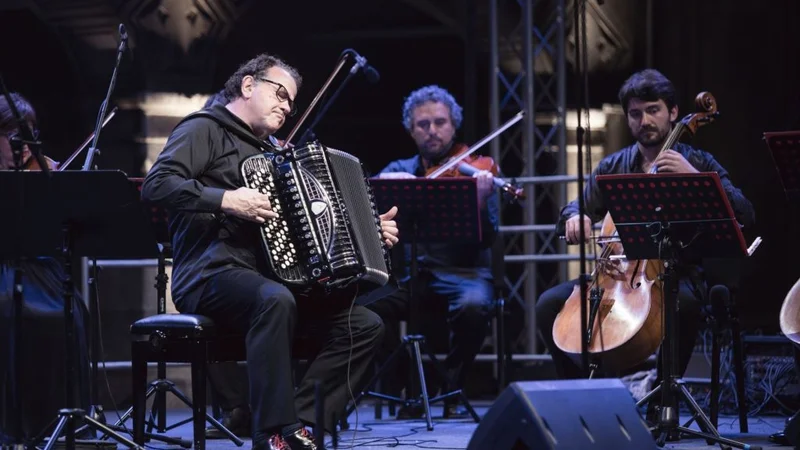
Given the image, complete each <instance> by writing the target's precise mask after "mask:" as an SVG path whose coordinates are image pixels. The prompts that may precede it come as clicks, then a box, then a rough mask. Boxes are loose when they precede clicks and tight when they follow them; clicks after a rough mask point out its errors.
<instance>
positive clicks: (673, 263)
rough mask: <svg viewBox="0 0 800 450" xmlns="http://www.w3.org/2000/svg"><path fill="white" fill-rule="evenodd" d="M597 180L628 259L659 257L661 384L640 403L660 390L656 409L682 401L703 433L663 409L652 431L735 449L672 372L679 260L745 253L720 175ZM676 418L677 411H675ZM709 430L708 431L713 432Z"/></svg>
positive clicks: (675, 371) (675, 362) (628, 176)
mask: <svg viewBox="0 0 800 450" xmlns="http://www.w3.org/2000/svg"><path fill="white" fill-rule="evenodd" d="M597 184H598V186H599V187H600V191H601V193H602V195H603V200H604V202H605V205H606V207H607V208H608V210H609V213H610V214H611V218H612V219H613V220H614V223H615V225H616V228H617V232H618V234H619V238H620V241H621V244H622V247H623V249H624V251H625V258H626V259H627V260H628V261H632V260H642V259H659V260H663V261H664V272H663V273H662V274H660V278H661V279H662V281H663V287H662V293H663V298H664V301H663V304H662V308H663V314H664V315H663V317H664V343H663V345H662V347H661V357H662V365H661V366H662V368H663V369H662V370H663V373H662V381H661V383H659V384H658V386H657V387H656V388H655V389H653V390H652V391H650V392H649V393H648V394H647V395H645V397H644V398H642V399H641V400H640V401H639V402H638V403H637V406H641V405H643V404H644V403H645V402H647V401H648V400H649V399H650V398H651V397H652V396H654V395H655V394H656V393H658V391H661V407H662V408H670V409H671V408H674V406H673V405H677V404H678V403H677V402H675V401H674V399H680V398H683V399H684V401H685V402H686V403H687V405H688V406H689V409H690V411H691V412H692V413H693V416H694V417H695V419H696V420H697V422H698V425H699V426H700V427H701V429H702V430H704V431H705V433H703V432H699V431H697V430H693V429H689V428H686V427H682V426H680V424H679V423H678V422H677V420H675V421H669V420H668V419H665V418H666V417H670V416H671V415H672V414H673V413H669V412H668V411H667V412H666V413H665V414H661V418H660V419H659V422H658V424H657V425H656V430H658V431H659V434H660V438H659V439H663V438H664V437H665V436H667V435H668V434H669V433H670V432H672V431H677V432H683V433H687V434H690V435H693V436H696V437H701V438H705V439H706V440H707V441H709V442H711V441H715V442H719V443H725V444H727V445H729V446H735V447H737V448H748V447H747V446H745V444H742V443H740V442H736V441H732V440H730V439H726V438H723V437H721V436H720V435H719V433H718V432H717V431H716V429H715V427H714V425H713V424H712V423H711V421H710V419H709V418H708V417H707V416H706V415H705V412H703V410H702V409H700V407H699V406H698V405H697V403H696V402H695V401H694V399H692V397H691V394H690V393H689V392H688V391H687V390H686V388H685V387H684V386H683V385H682V384H680V383H679V382H678V381H677V379H678V378H680V377H681V375H682V374H680V373H678V371H679V369H678V367H677V365H678V357H677V355H678V347H677V338H678V331H679V330H678V323H677V309H678V299H677V297H678V290H679V287H678V283H679V282H678V273H679V272H678V270H677V267H679V266H680V265H681V264H682V263H686V262H687V261H696V260H700V259H702V258H743V257H745V256H747V247H746V245H745V241H744V236H742V232H741V230H740V229H739V224H738V222H737V221H736V218H735V216H734V214H733V209H732V208H731V205H730V202H729V201H728V198H727V196H726V195H725V191H724V190H723V189H722V184H721V183H720V180H719V175H718V174H717V173H716V172H707V173H694V174H673V173H666V174H625V175H598V176H597ZM674 414H675V416H674V417H676V418H677V414H678V412H677V411H675V412H674ZM712 431H713V433H712Z"/></svg>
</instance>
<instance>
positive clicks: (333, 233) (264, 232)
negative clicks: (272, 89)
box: [241, 142, 391, 287]
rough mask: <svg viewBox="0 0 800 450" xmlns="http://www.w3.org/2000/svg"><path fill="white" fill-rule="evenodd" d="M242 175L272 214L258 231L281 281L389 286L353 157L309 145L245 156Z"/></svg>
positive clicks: (374, 218) (369, 198)
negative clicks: (262, 196) (266, 200)
mask: <svg viewBox="0 0 800 450" xmlns="http://www.w3.org/2000/svg"><path fill="white" fill-rule="evenodd" d="M241 174H242V177H243V179H244V183H245V186H247V187H249V188H251V189H256V190H258V191H259V192H261V193H263V194H268V195H269V196H270V203H271V204H272V209H273V210H274V211H275V212H276V213H277V214H278V217H277V218H275V219H271V220H267V221H266V223H264V224H263V225H261V227H260V229H261V238H262V243H263V247H264V250H265V251H266V254H267V260H268V261H269V264H270V266H271V268H272V270H273V272H274V273H275V275H276V276H277V277H278V278H279V279H280V280H282V281H283V282H285V283H287V284H291V285H306V286H308V285H313V284H319V285H323V286H326V287H335V286H343V285H347V284H350V283H352V282H356V281H358V282H366V283H367V285H368V286H370V285H372V286H374V287H379V286H383V285H385V284H386V283H387V281H388V280H389V274H390V272H391V268H390V265H389V257H388V248H387V247H386V244H385V243H384V241H383V238H382V236H381V229H380V217H379V215H378V211H377V208H376V206H375V201H374V197H373V194H372V191H371V189H370V186H369V182H368V178H367V177H366V174H365V171H364V168H363V166H362V164H361V161H359V160H358V158H356V157H354V156H352V155H350V154H348V153H345V152H343V151H339V150H335V149H331V148H327V147H324V146H322V145H321V144H319V143H318V142H314V143H309V144H307V145H305V146H303V147H299V148H291V149H284V150H281V151H278V152H275V153H272V154H269V153H265V154H260V155H255V156H251V157H249V158H247V159H245V160H244V161H243V162H242V165H241Z"/></svg>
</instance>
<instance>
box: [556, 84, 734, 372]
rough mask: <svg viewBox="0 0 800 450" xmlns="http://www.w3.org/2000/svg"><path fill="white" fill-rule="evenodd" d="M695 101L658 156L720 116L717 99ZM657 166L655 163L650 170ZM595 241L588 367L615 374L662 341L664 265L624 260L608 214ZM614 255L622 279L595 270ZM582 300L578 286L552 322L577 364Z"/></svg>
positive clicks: (702, 97) (704, 95)
mask: <svg viewBox="0 0 800 450" xmlns="http://www.w3.org/2000/svg"><path fill="white" fill-rule="evenodd" d="M695 104H696V106H697V108H698V109H699V110H700V111H699V112H697V113H693V114H689V115H687V116H686V117H684V118H683V119H682V120H681V121H680V122H678V123H677V124H676V125H675V126H674V127H673V129H672V131H671V132H670V134H669V135H668V136H667V139H666V140H665V141H664V145H663V146H662V147H661V149H660V150H659V154H661V152H663V151H665V150H668V149H670V148H671V147H672V146H673V145H674V144H675V143H676V142H677V141H678V139H679V138H680V136H681V135H682V134H683V133H691V134H694V133H695V131H696V130H697V128H698V127H700V126H701V125H705V124H708V123H711V122H712V121H713V120H714V118H715V117H716V116H717V115H718V112H717V105H716V101H715V100H714V97H713V96H712V95H711V94H710V93H708V92H701V93H700V94H698V95H697V97H696V98H695ZM656 170H657V168H656V167H655V166H653V168H652V169H651V170H650V172H649V173H655V171H656ZM597 242H598V244H601V245H604V246H603V247H602V251H601V252H600V255H599V257H598V258H597V261H596V268H595V270H594V271H593V272H592V274H591V276H590V282H589V284H588V287H587V299H586V300H585V301H587V302H588V305H587V306H588V308H587V311H588V317H587V319H588V320H587V324H586V328H587V331H588V334H587V336H588V341H587V343H586V348H587V351H588V352H589V359H590V361H593V363H592V365H596V363H597V362H600V363H602V366H603V368H604V370H606V371H611V372H619V371H623V370H626V369H629V368H631V367H633V366H635V365H637V364H640V363H641V362H643V361H645V360H646V359H647V358H648V357H650V355H652V354H653V353H654V352H655V351H656V350H657V349H658V346H659V345H660V344H661V341H662V339H663V323H662V314H661V312H662V302H661V299H662V290H663V285H662V283H656V280H658V276H659V274H661V273H663V272H664V264H663V262H662V261H661V260H634V261H628V260H626V259H625V257H624V249H623V248H622V244H621V243H620V239H619V234H618V233H617V229H616V225H615V224H614V221H613V220H612V219H611V215H610V214H608V213H607V214H606V216H605V218H604V219H603V224H602V230H601V236H600V237H599V238H598V239H597ZM614 259H618V260H619V261H620V265H619V270H620V272H622V273H623V274H624V279H622V280H618V279H615V278H612V277H611V276H610V275H608V274H606V273H605V272H604V271H602V270H598V269H597V266H601V265H602V264H607V263H608V262H609V261H611V260H614ZM580 302H581V287H580V285H577V286H575V288H574V289H573V291H572V294H571V295H570V297H569V299H567V302H566V303H565V304H564V307H563V309H562V310H561V312H560V313H559V314H558V316H556V320H555V323H554V325H553V340H554V341H555V344H556V346H558V348H559V349H561V350H562V351H563V352H564V353H566V354H567V355H568V356H570V358H571V359H572V360H573V361H575V362H576V363H579V361H580V358H581V350H582V345H581V344H582V343H581V335H582V333H581V326H582V325H581V303H580ZM588 324H591V326H589V325H588Z"/></svg>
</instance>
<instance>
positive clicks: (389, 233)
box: [381, 206, 400, 248]
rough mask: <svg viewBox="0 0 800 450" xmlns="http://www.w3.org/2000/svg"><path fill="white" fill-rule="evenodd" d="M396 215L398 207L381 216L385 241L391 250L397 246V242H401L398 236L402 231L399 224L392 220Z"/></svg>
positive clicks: (393, 207)
mask: <svg viewBox="0 0 800 450" xmlns="http://www.w3.org/2000/svg"><path fill="white" fill-rule="evenodd" d="M396 215H397V206H392V209H390V210H389V211H386V212H385V213H383V214H381V232H382V234H383V240H384V241H385V242H386V246H387V247H389V248H392V247H394V244H397V242H398V241H399V240H400V239H399V238H398V237H397V235H398V234H399V233H400V230H398V229H397V222H395V221H394V220H392V219H394V216H396Z"/></svg>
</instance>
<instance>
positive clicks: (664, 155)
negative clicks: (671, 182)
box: [653, 149, 699, 173]
mask: <svg viewBox="0 0 800 450" xmlns="http://www.w3.org/2000/svg"><path fill="white" fill-rule="evenodd" d="M653 164H655V166H656V167H658V171H659V172H674V173H698V172H699V170H697V169H695V168H694V166H693V165H691V164H689V161H687V160H686V158H684V157H683V155H681V154H680V153H678V152H676V151H675V150H672V149H669V150H664V151H663V152H661V154H660V155H658V158H656V160H655V161H654V162H653Z"/></svg>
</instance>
